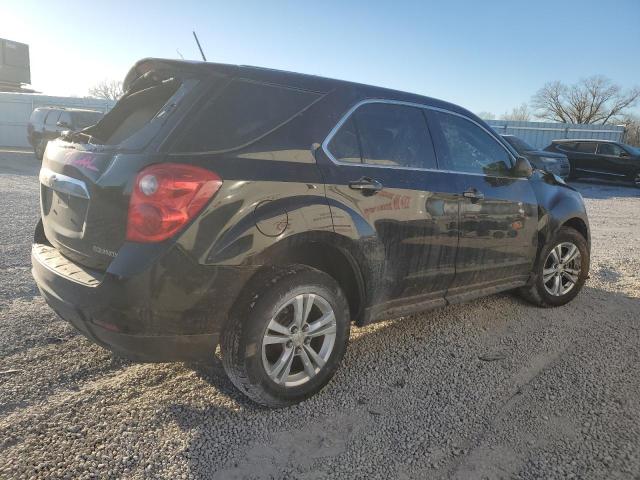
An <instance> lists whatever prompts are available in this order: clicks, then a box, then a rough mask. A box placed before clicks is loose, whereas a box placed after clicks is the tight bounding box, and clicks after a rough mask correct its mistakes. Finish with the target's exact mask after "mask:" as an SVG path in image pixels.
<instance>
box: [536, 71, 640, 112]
mask: <svg viewBox="0 0 640 480" xmlns="http://www.w3.org/2000/svg"><path fill="white" fill-rule="evenodd" d="M639 99H640V87H634V88H632V89H630V90H623V89H622V87H620V86H619V85H616V84H614V83H612V82H611V80H609V79H608V78H606V77H603V76H599V75H596V76H593V77H589V78H586V79H584V80H581V81H580V82H578V83H576V84H573V85H565V84H563V83H562V82H559V81H555V82H549V83H547V84H546V85H545V86H544V87H542V88H541V89H540V90H538V92H537V93H536V94H535V95H534V96H533V98H532V99H531V103H532V105H533V108H534V109H535V110H536V116H537V117H538V118H543V119H546V120H551V121H554V122H564V123H602V124H604V123H613V122H615V121H617V120H619V119H620V118H621V117H622V115H624V114H625V113H626V112H627V110H628V109H629V108H632V107H633V106H635V105H636V104H637V102H638V100H639Z"/></svg>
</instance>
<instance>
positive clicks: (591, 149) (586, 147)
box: [576, 142, 596, 153]
mask: <svg viewBox="0 0 640 480" xmlns="http://www.w3.org/2000/svg"><path fill="white" fill-rule="evenodd" d="M595 151H596V144H595V143H594V142H579V143H578V144H577V145H576V152H578V153H595Z"/></svg>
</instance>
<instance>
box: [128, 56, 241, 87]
mask: <svg viewBox="0 0 640 480" xmlns="http://www.w3.org/2000/svg"><path fill="white" fill-rule="evenodd" d="M238 70H239V67H238V66H237V65H228V64H225V63H210V62H197V61H190V60H171V59H165V58H144V59H142V60H139V61H138V62H136V64H135V65H134V66H133V67H131V70H129V73H127V75H126V76H125V77H124V82H123V83H122V90H123V92H124V93H125V94H126V93H129V90H131V89H132V87H133V88H134V90H137V89H139V88H140V87H138V88H136V83H137V82H138V80H139V79H141V78H151V77H153V76H155V78H154V82H157V81H158V80H163V79H164V78H169V77H177V78H181V77H182V76H188V75H193V74H205V75H206V74H211V73H214V72H215V73H218V74H224V75H233V74H235V73H236V72H237V71H238ZM181 74H182V75H181ZM142 83H145V82H144V81H143V82H142ZM142 88H144V87H142Z"/></svg>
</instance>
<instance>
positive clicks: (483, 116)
mask: <svg viewBox="0 0 640 480" xmlns="http://www.w3.org/2000/svg"><path fill="white" fill-rule="evenodd" d="M476 115H477V116H479V117H480V118H481V119H483V120H495V118H496V116H495V115H494V114H493V113H491V112H478V113H476Z"/></svg>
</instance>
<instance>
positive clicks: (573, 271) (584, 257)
mask: <svg viewBox="0 0 640 480" xmlns="http://www.w3.org/2000/svg"><path fill="white" fill-rule="evenodd" d="M574 247H575V249H574ZM588 276H589V246H588V245H587V240H586V239H585V238H584V237H583V236H582V235H581V234H580V233H579V232H578V231H577V230H574V229H573V228H570V227H562V228H560V230H558V232H557V233H556V235H554V237H553V238H552V239H551V240H550V241H549V242H548V243H547V244H546V245H545V246H544V247H543V248H542V250H541V251H540V254H539V256H538V259H537V260H536V264H535V265H534V268H533V280H532V284H531V285H530V286H527V287H522V288H521V289H520V290H519V293H520V295H521V296H522V297H523V298H525V299H526V300H527V301H529V302H531V303H533V304H534V305H538V306H540V307H559V306H561V305H565V304H567V303H569V302H570V301H571V300H573V299H574V298H575V297H576V295H578V293H579V292H580V290H581V289H582V287H583V285H584V283H585V281H586V280H587V277H588Z"/></svg>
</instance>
